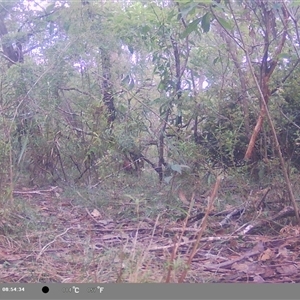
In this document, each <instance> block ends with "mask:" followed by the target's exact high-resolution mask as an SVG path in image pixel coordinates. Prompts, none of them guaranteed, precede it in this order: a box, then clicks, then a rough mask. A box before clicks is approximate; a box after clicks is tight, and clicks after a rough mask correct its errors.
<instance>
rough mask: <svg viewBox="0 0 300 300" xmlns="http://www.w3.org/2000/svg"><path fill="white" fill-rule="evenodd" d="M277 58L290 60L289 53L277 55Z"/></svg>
mask: <svg viewBox="0 0 300 300" xmlns="http://www.w3.org/2000/svg"><path fill="white" fill-rule="evenodd" d="M278 58H286V59H289V58H291V55H290V54H289V53H280V54H279V55H278Z"/></svg>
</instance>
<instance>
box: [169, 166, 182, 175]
mask: <svg viewBox="0 0 300 300" xmlns="http://www.w3.org/2000/svg"><path fill="white" fill-rule="evenodd" d="M171 169H172V170H173V171H175V172H177V173H179V174H181V171H182V167H181V165H171Z"/></svg>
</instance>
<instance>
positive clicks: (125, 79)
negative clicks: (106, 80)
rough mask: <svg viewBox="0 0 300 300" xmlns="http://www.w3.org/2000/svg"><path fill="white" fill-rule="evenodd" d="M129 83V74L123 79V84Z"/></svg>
mask: <svg viewBox="0 0 300 300" xmlns="http://www.w3.org/2000/svg"><path fill="white" fill-rule="evenodd" d="M129 83H130V76H129V75H127V76H126V77H124V78H123V79H122V85H127V86H128V85H129Z"/></svg>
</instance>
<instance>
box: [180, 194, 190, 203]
mask: <svg viewBox="0 0 300 300" xmlns="http://www.w3.org/2000/svg"><path fill="white" fill-rule="evenodd" d="M178 197H179V199H180V200H181V201H182V202H183V203H184V204H186V205H189V204H190V202H189V201H188V200H187V199H186V196H185V194H184V193H183V191H182V190H179V191H178Z"/></svg>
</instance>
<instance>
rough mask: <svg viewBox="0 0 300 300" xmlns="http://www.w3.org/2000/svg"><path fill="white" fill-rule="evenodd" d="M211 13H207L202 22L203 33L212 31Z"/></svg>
mask: <svg viewBox="0 0 300 300" xmlns="http://www.w3.org/2000/svg"><path fill="white" fill-rule="evenodd" d="M210 17H211V16H210V13H209V12H208V13H206V14H205V15H204V16H203V17H202V20H201V27H202V29H203V32H209V29H210Z"/></svg>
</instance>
